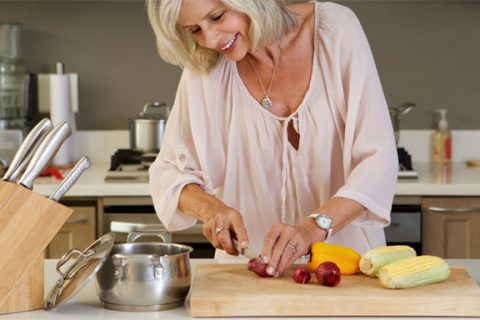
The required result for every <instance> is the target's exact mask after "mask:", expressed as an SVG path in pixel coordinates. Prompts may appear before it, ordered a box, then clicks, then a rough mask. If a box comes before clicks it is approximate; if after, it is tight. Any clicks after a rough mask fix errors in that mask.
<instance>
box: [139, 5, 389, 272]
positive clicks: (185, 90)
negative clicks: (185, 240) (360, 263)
mask: <svg viewBox="0 0 480 320" xmlns="http://www.w3.org/2000/svg"><path fill="white" fill-rule="evenodd" d="M147 3H148V14H149V19H150V23H151V25H152V27H153V29H154V31H155V34H156V36H157V46H158V49H159V53H160V56H161V57H162V58H163V59H164V60H165V61H167V62H170V63H173V64H176V65H179V66H181V67H183V68H184V70H183V74H182V78H181V80H180V84H179V87H178V91H177V95H176V100H175V104H174V107H173V110H172V113H171V114H170V117H169V120H168V124H167V128H166V133H165V138H164V142H163V145H162V149H161V152H160V154H159V155H158V157H157V159H156V160H155V162H154V164H153V165H152V166H151V168H150V188H151V192H152V197H153V200H154V204H155V208H156V212H157V213H158V216H159V218H160V220H161V221H162V222H163V224H164V225H165V226H166V228H167V229H168V230H170V231H175V230H180V229H185V228H188V227H191V226H192V225H194V224H195V223H196V221H197V220H200V221H202V222H203V224H204V235H205V236H206V237H207V239H208V240H209V241H210V242H211V243H212V244H213V245H214V246H215V247H216V248H217V249H223V250H224V251H222V250H217V251H216V257H225V256H228V255H234V256H235V255H238V252H237V250H236V249H235V248H234V246H233V243H232V241H233V238H232V237H235V238H237V240H238V243H239V245H240V247H241V248H245V247H247V246H248V247H250V248H251V249H253V250H254V251H256V252H259V253H260V256H261V258H262V259H263V260H264V261H265V262H266V263H268V267H267V272H268V273H269V274H270V275H273V276H275V277H281V276H282V275H283V274H284V272H285V271H286V270H287V269H288V267H289V266H290V265H291V264H292V263H293V262H294V261H295V260H296V259H298V258H299V257H301V256H302V255H305V254H307V253H308V251H309V247H310V245H311V243H313V242H317V241H328V242H333V243H338V244H342V245H346V246H349V247H352V248H354V249H356V250H358V251H359V252H361V253H363V252H365V251H367V250H368V249H370V248H372V247H377V246H381V245H384V244H385V235H384V231H383V228H384V227H385V226H386V225H388V223H389V222H390V208H391V204H392V199H393V195H394V190H395V184H396V176H397V168H398V160H397V155H396V150H395V143H394V137H393V130H392V128H391V122H390V119H389V114H388V110H387V106H386V102H385V98H384V95H383V92H382V88H381V84H380V81H379V78H378V75H377V71H376V68H375V64H374V61H373V58H372V54H371V52H370V48H369V45H368V42H367V39H366V38H365V35H364V33H363V31H362V28H361V26H360V24H359V22H358V20H357V18H356V17H355V15H354V14H353V13H352V12H351V11H350V10H349V9H347V8H345V7H343V6H340V5H336V4H332V3H316V2H309V3H302V4H294V5H293V4H292V5H288V6H287V5H286V4H285V3H284V1H282V0H261V1H260V0H222V1H220V0H202V1H197V0H148V1H147ZM327 238H328V239H327Z"/></svg>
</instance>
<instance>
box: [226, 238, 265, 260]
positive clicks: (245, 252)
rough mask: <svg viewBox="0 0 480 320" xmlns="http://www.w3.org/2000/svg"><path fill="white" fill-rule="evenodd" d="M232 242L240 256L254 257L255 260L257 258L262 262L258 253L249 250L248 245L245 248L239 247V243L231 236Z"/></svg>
mask: <svg viewBox="0 0 480 320" xmlns="http://www.w3.org/2000/svg"><path fill="white" fill-rule="evenodd" d="M232 243H233V246H234V247H235V249H237V251H238V252H239V253H240V254H241V255H242V256H244V257H247V258H248V259H256V260H259V261H260V262H262V263H264V262H263V260H262V258H260V255H259V254H256V253H255V252H253V250H251V249H250V248H248V247H247V248H240V245H239V244H238V241H237V239H235V238H233V237H232Z"/></svg>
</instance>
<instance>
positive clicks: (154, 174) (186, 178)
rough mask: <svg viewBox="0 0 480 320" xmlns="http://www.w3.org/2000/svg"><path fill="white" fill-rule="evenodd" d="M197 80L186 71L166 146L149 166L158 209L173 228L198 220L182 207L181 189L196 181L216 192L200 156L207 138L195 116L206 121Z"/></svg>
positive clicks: (162, 220) (167, 224)
mask: <svg viewBox="0 0 480 320" xmlns="http://www.w3.org/2000/svg"><path fill="white" fill-rule="evenodd" d="M197 82H199V81H198V79H197V80H196V79H195V77H193V76H192V74H191V72H190V71H188V70H184V71H183V74H182V77H181V79H180V82H179V86H178V89H177V93H176V98H175V103H174V105H173V108H172V111H171V113H170V115H169V118H168V121H167V125H166V128H165V135H164V139H163V143H162V148H161V150H160V153H159V154H158V156H157V158H156V159H155V161H154V163H153V164H152V165H151V167H150V169H149V178H150V192H151V195H152V199H153V204H154V207H155V211H156V213H157V216H158V217H159V219H160V221H161V222H162V223H163V224H164V226H165V227H166V228H167V230H169V231H176V230H182V229H186V228H189V227H191V226H192V225H194V224H195V223H196V221H197V220H196V219H195V218H193V217H191V216H190V215H187V214H185V213H183V212H182V211H180V210H179V209H178V201H179V197H180V192H181V191H182V189H183V187H184V186H185V185H187V184H190V183H195V184H198V185H199V186H200V187H202V188H203V189H204V190H205V191H206V192H208V193H211V194H213V184H212V181H211V179H210V174H209V170H208V167H206V166H202V163H201V160H200V158H202V157H200V155H201V154H202V153H205V150H206V149H207V145H206V142H207V141H206V140H207V138H206V137H205V133H204V132H203V131H202V130H203V129H202V127H199V126H196V125H195V124H194V123H193V122H194V119H196V120H197V123H198V122H201V120H202V119H198V116H199V114H200V116H201V110H198V109H201V99H199V98H198V97H200V96H201V93H202V92H201V85H199V83H197ZM195 100H197V101H195ZM192 101H195V104H194V103H193V102H192ZM192 107H194V108H192ZM195 108H196V109H197V110H195ZM192 109H193V110H192Z"/></svg>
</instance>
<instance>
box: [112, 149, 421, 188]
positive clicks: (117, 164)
mask: <svg viewBox="0 0 480 320" xmlns="http://www.w3.org/2000/svg"><path fill="white" fill-rule="evenodd" d="M397 153H398V163H399V167H400V170H399V172H398V178H399V179H418V173H417V172H416V171H415V170H414V169H413V167H412V157H411V156H410V154H409V153H408V152H407V150H405V148H403V147H398V148H397ZM156 157H157V153H143V152H140V151H134V150H130V149H119V150H117V151H116V152H115V153H114V154H113V155H112V156H111V160H110V170H109V171H108V172H107V174H106V176H105V182H143V183H145V182H148V168H150V165H151V164H152V163H153V161H154V160H155V158H156Z"/></svg>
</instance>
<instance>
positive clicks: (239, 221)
mask: <svg viewBox="0 0 480 320" xmlns="http://www.w3.org/2000/svg"><path fill="white" fill-rule="evenodd" d="M203 234H204V235H205V237H206V238H207V239H208V240H209V241H210V242H211V243H212V245H213V246H214V247H215V248H218V249H223V250H225V251H226V252H227V253H228V254H230V255H235V256H237V255H238V254H239V253H238V251H237V250H236V249H235V247H234V246H233V242H232V236H235V237H236V238H237V239H238V243H239V244H240V247H242V248H245V247H247V246H248V236H247V231H246V229H245V226H244V223H243V218H242V216H241V215H240V213H239V212H238V211H236V210H234V209H231V208H229V209H227V210H225V211H223V212H222V213H219V214H217V215H215V216H214V217H213V218H212V219H210V220H208V221H204V225H203Z"/></svg>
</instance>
